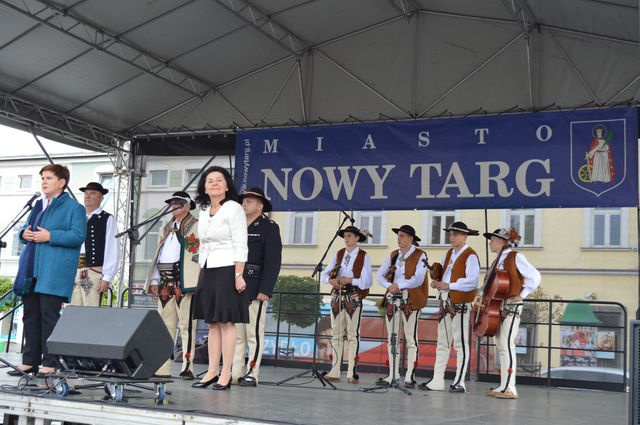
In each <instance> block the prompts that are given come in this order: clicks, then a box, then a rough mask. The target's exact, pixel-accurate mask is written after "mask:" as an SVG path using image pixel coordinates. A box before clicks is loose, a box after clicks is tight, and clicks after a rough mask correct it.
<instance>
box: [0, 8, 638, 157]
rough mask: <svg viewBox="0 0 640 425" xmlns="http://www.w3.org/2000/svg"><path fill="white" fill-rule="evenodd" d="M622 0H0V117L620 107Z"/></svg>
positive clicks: (634, 68) (626, 38)
mask: <svg viewBox="0 0 640 425" xmlns="http://www.w3.org/2000/svg"><path fill="white" fill-rule="evenodd" d="M638 20H639V11H638V2H637V1H636V0H557V1H548V0H486V1H477V0H457V1H450V0H395V1H393V0H348V1H345V0H249V1H247V0H154V1H131V0H110V1H103V0H55V1H54V0H0V64H1V66H0V95H1V96H2V98H1V99H0V100H1V102H0V110H1V112H0V120H2V122H3V123H5V124H8V125H12V126H17V127H23V128H24V127H30V128H34V129H35V130H36V131H37V132H38V133H40V134H43V135H46V136H47V137H50V138H54V139H57V140H61V141H65V142H67V143H72V144H76V145H85V146H90V147H94V148H96V147H106V148H109V147H112V146H115V144H116V141H118V140H127V139H132V138H137V137H144V138H147V137H152V138H155V137H157V136H165V137H166V136H167V135H181V136H188V135H195V134H201V133H202V134H224V133H233V132H234V131H235V129H237V128H250V127H262V126H297V125H305V124H322V123H342V122H358V121H376V120H397V119H415V118H428V117H441V116H449V115H456V116H460V115H468V114H484V113H500V112H517V111H535V110H541V109H544V110H552V109H554V108H563V109H566V108H580V107H598V106H610V105H617V104H635V103H636V102H637V100H638V98H639V96H640V94H639V89H640V58H639V51H640V49H639V46H638V35H639V27H638Z"/></svg>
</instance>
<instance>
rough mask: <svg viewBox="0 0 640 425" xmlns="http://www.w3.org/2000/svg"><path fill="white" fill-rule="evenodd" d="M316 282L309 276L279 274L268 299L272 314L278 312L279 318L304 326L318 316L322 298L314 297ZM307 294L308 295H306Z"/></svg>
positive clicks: (309, 324) (316, 289) (311, 322)
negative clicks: (271, 294) (272, 292)
mask: <svg viewBox="0 0 640 425" xmlns="http://www.w3.org/2000/svg"><path fill="white" fill-rule="evenodd" d="M317 291H318V284H317V282H316V281H315V280H314V279H312V278H310V277H300V276H280V277H279V278H278V281H277V282H276V286H275V289H274V294H273V298H271V300H270V301H269V302H270V303H271V306H272V312H273V314H276V315H277V314H278V312H280V320H282V321H285V322H287V323H289V324H292V325H296V326H299V327H301V328H306V327H308V326H311V325H313V324H314V323H315V320H316V317H319V316H320V307H322V304H323V303H322V299H321V298H320V297H316V293H317ZM278 292H304V293H305V294H304V295H303V294H278ZM306 294H309V295H306Z"/></svg>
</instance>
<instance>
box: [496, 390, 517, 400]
mask: <svg viewBox="0 0 640 425" xmlns="http://www.w3.org/2000/svg"><path fill="white" fill-rule="evenodd" d="M494 397H495V398H504V399H508V400H516V399H517V398H518V394H514V393H513V392H511V390H507V391H505V392H502V391H501V392H497V393H496V395H494Z"/></svg>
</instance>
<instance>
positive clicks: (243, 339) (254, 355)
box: [231, 187, 282, 387]
mask: <svg viewBox="0 0 640 425" xmlns="http://www.w3.org/2000/svg"><path fill="white" fill-rule="evenodd" d="M240 202H242V208H243V209H244V212H245V215H246V216H247V235H248V246H249V253H248V257H247V262H246V263H245V265H244V280H245V282H246V283H247V295H248V297H249V323H236V351H235V355H234V361H233V367H232V369H231V374H232V380H231V382H238V383H239V384H240V385H242V386H245V387H255V386H256V385H257V384H258V374H259V372H260V363H261V361H262V352H263V351H264V324H265V320H266V317H267V302H268V301H269V298H270V297H271V294H272V292H273V288H274V286H275V285H276V281H277V280H278V275H279V274H280V265H281V262H282V240H281V238H280V228H279V227H278V225H277V224H276V223H275V222H274V221H273V220H271V219H269V217H267V216H266V215H265V214H264V213H268V212H270V211H271V210H272V206H271V202H270V201H269V199H267V197H266V196H265V195H264V192H263V191H262V189H260V188H258V187H254V188H251V189H250V190H249V191H247V192H245V193H243V194H242V195H241V196H240ZM247 345H248V346H249V359H248V362H247V363H246V367H245V353H246V351H247Z"/></svg>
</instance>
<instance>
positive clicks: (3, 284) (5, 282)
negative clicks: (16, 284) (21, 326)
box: [0, 277, 16, 313]
mask: <svg viewBox="0 0 640 425" xmlns="http://www.w3.org/2000/svg"><path fill="white" fill-rule="evenodd" d="M11 288H13V280H11V279H8V278H6V277H3V278H0V295H3V294H5V293H6V292H7V291H8V290H10V289H11ZM0 303H4V304H2V306H0V313H4V312H7V311H9V310H11V309H12V308H13V307H14V306H15V305H16V296H15V295H13V294H12V295H10V296H9V297H8V298H5V299H4V300H2V301H0Z"/></svg>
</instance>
